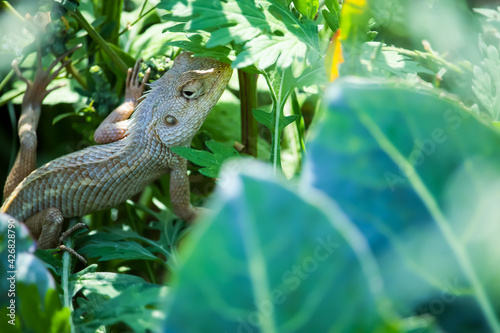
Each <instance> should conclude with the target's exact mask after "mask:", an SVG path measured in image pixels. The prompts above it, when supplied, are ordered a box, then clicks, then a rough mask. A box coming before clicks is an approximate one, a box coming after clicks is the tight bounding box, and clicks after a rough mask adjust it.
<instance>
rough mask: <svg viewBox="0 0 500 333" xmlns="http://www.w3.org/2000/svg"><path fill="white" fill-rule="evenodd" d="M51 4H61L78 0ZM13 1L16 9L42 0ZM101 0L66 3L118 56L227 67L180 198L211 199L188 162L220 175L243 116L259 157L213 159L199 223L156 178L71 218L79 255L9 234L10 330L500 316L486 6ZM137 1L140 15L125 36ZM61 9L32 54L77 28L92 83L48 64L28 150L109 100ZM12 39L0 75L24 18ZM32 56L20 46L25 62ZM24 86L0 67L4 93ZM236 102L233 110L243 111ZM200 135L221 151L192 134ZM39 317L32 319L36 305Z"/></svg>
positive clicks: (59, 146)
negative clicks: (188, 57)
mask: <svg viewBox="0 0 500 333" xmlns="http://www.w3.org/2000/svg"><path fill="white" fill-rule="evenodd" d="M56 2H57V4H56V5H57V6H58V8H59V9H58V10H59V11H60V12H61V13H64V12H65V10H64V8H65V9H66V10H70V11H71V10H73V9H74V8H73V7H75V6H76V3H75V2H74V1H56ZM10 3H11V4H12V5H13V6H14V8H15V9H16V10H17V11H18V12H19V13H21V15H24V14H25V13H27V12H30V13H31V14H32V15H34V14H35V12H36V9H37V8H41V9H45V10H47V8H48V9H50V8H52V6H53V5H54V2H53V1H41V2H38V1H18V2H16V1H13V2H10ZM107 4H108V7H106V8H103V7H102V6H100V5H99V2H97V1H93V2H92V1H81V2H80V3H79V6H78V11H79V12H81V13H82V14H83V17H84V18H85V19H86V20H87V21H88V22H91V23H92V24H93V26H94V28H95V29H96V31H98V33H99V34H100V35H101V36H102V37H105V39H106V40H107V42H108V43H110V44H112V45H116V48H113V50H114V52H115V53H116V54H117V55H118V57H119V60H120V61H122V62H123V63H124V64H125V65H126V66H131V65H133V63H134V59H135V58H137V57H139V56H142V57H144V58H145V59H148V60H149V59H150V58H151V57H157V58H156V59H155V60H149V61H148V65H151V66H155V67H156V68H157V69H161V67H164V66H165V64H164V59H163V58H162V57H163V56H165V55H166V56H169V57H173V56H174V55H175V54H176V52H178V49H176V48H174V47H175V46H181V47H182V48H184V49H187V50H191V51H194V52H195V53H196V54H198V55H206V56H212V57H216V58H218V59H220V60H223V61H232V62H233V67H235V68H240V69H242V71H241V72H239V75H237V74H236V73H235V74H234V76H233V80H232V82H231V83H230V85H229V89H228V91H226V93H225V94H224V96H223V97H222V99H221V101H220V102H219V103H218V105H217V107H216V108H215V109H214V111H213V112H212V113H211V115H210V117H209V119H207V122H206V123H205V125H204V127H203V131H202V132H201V133H200V134H199V135H198V136H197V138H196V139H195V140H194V143H193V146H194V148H196V150H189V149H188V150H185V151H181V150H179V151H178V153H179V154H185V156H186V157H188V159H190V160H191V161H194V162H195V163H193V164H192V165H191V167H190V170H191V176H190V178H191V183H192V188H193V193H194V195H193V198H192V200H193V202H194V203H195V204H200V203H205V202H206V197H207V195H209V194H211V193H212V190H213V188H214V186H215V183H216V182H215V180H214V179H210V178H207V177H204V176H203V175H206V174H207V172H209V173H210V175H214V174H213V173H217V172H218V170H219V166H220V162H221V160H223V159H225V158H226V157H228V156H231V155H234V151H232V150H231V149H230V148H229V147H230V146H231V145H232V144H233V142H234V141H235V140H241V141H244V139H242V138H241V136H240V134H241V133H240V131H239V128H240V125H241V122H243V124H251V123H254V126H249V128H250V130H249V133H250V134H249V137H253V139H255V140H256V141H257V147H258V151H257V152H254V154H253V155H257V159H259V160H261V161H269V163H268V164H269V165H267V166H266V165H263V163H260V164H258V163H257V162H256V161H253V160H248V159H247V160H243V161H239V162H238V161H232V162H229V163H228V164H226V165H225V167H224V168H223V171H221V174H220V176H219V178H220V180H219V181H218V188H217V190H216V192H215V194H214V195H213V198H212V199H211V200H210V203H209V205H210V207H211V209H212V213H211V214H209V215H208V216H207V217H206V218H205V219H204V221H202V222H200V224H199V225H198V226H197V227H195V228H187V229H186V228H185V225H184V223H183V222H182V221H180V220H177V219H176V218H175V216H173V214H172V213H171V211H170V209H169V208H168V205H169V198H168V191H167V190H166V189H167V188H168V177H165V178H162V179H161V180H159V181H158V182H156V183H155V184H153V185H152V186H150V187H148V188H147V189H146V190H145V191H144V193H142V194H141V195H138V196H137V197H135V198H133V201H129V202H127V203H125V204H123V205H120V207H118V208H116V209H113V210H110V211H106V212H100V213H96V214H92V215H91V216H88V217H85V218H84V221H86V222H87V223H88V224H90V225H91V229H92V230H93V231H92V232H91V233H89V234H88V235H80V236H79V237H77V239H76V244H75V245H76V248H77V249H78V250H79V252H80V253H82V254H84V255H85V256H86V257H87V258H88V259H90V261H91V262H90V265H89V266H88V267H84V266H83V265H81V264H79V263H75V262H73V263H68V260H69V259H70V258H69V257H68V256H67V255H64V256H62V258H61V256H60V255H57V256H56V257H55V258H54V257H52V256H51V255H50V254H49V253H46V252H43V251H42V252H41V251H37V253H36V254H37V257H35V256H33V255H32V254H30V251H29V250H28V249H29V248H30V246H32V243H31V241H30V240H29V238H28V237H27V236H26V231H25V230H23V231H21V232H20V234H19V244H20V245H19V251H20V253H21V254H22V255H21V256H20V257H21V258H22V259H20V260H19V261H18V263H17V265H18V266H19V267H29V269H28V270H26V271H25V272H28V273H29V271H37V272H39V273H38V278H36V279H34V280H33V278H32V277H31V276H30V274H27V273H24V274H19V276H18V282H19V283H18V286H19V292H18V300H19V303H18V304H20V305H21V307H20V310H19V312H18V315H19V320H20V323H21V325H23V326H22V328H21V326H18V327H17V329H18V330H19V329H23V328H24V329H25V331H27V330H30V331H33V332H45V331H46V329H47V327H51V330H52V331H54V332H58V331H69V330H70V326H71V327H72V329H73V330H75V331H81V332H87V331H88V332H94V331H102V332H105V331H110V332H113V331H116V332H122V331H137V332H142V331H148V330H151V331H155V332H156V331H166V330H169V331H170V330H174V331H189V332H195V331H264V332H299V331H332V332H365V331H372V332H444V331H450V332H490V331H494V332H497V331H499V330H500V327H499V325H500V324H499V320H498V318H499V309H500V305H499V304H498V299H500V298H499V297H498V296H499V292H500V291H499V289H498V284H497V283H496V280H497V278H496V276H497V274H496V270H495V268H494V267H495V264H496V262H497V259H498V253H499V251H498V245H497V244H496V239H495V235H498V231H499V230H498V226H497V223H496V221H497V220H498V219H497V216H498V209H497V208H496V205H495V199H496V198H497V197H498V193H497V192H498V186H497V185H498V184H497V181H496V180H497V179H498V170H499V168H498V167H499V166H498V158H497V156H498V153H499V152H498V149H499V148H498V147H500V145H499V142H498V140H499V136H498V130H497V129H496V128H495V126H496V124H497V122H498V106H499V105H500V104H498V101H499V100H500V99H499V98H498V96H497V90H498V87H499V85H500V83H499V82H500V80H499V79H498V77H497V76H498V75H497V71H498V70H497V69H498V66H497V65H498V64H500V57H499V56H498V54H499V52H498V48H499V45H500V43H499V37H498V27H499V23H498V22H499V21H500V20H499V19H498V17H500V15H499V14H498V11H497V10H496V9H494V6H493V5H492V4H490V3H487V2H481V3H478V2H474V1H467V2H461V1H447V0H441V1H437V0H436V1H431V0H429V1H422V2H418V3H417V2H412V1H378V0H372V1H368V2H365V1H348V2H346V3H345V4H344V5H343V7H342V11H340V8H338V7H337V6H335V3H334V2H332V1H324V2H317V1H314V0H313V1H293V2H292V1H280V0H275V1H271V0H269V1H267V0H261V1H256V2H253V1H244V0H238V1H235V0H234V1H227V2H219V1H195V0H189V1H187V0H186V1H161V2H159V1H155V2H147V3H146V2H141V1H123V2H122V1H113V5H111V2H109V3H107ZM143 4H145V6H144V9H141V8H142V6H143ZM255 4H258V5H259V6H261V7H259V8H260V9H259V8H257V7H256V6H255ZM23 6H26V7H23ZM479 6H481V7H482V10H478V11H472V8H476V7H479ZM487 7H491V8H493V9H491V10H486V8H487ZM5 8H6V7H5V5H4V7H3V11H2V15H3V16H2V18H1V20H0V23H1V24H0V25H1V28H2V29H4V31H6V32H8V30H7V28H8V27H9V25H10V26H17V25H18V24H19V22H17V23H16V24H15V25H14V24H13V23H11V22H12V21H10V20H11V19H12V18H11V16H12V13H9V12H8V10H6V9H5ZM150 8H151V9H150ZM149 11H150V12H149ZM140 12H142V13H146V12H148V14H147V15H146V16H145V17H144V18H142V19H141V20H140V21H138V22H137V23H136V24H135V25H134V27H133V28H132V29H131V30H130V31H126V30H123V29H124V28H125V26H126V24H127V23H131V22H134V21H135V20H136V18H137V17H139V16H141V15H140ZM53 14H54V12H53ZM70 16H71V15H67V16H65V17H66V19H67V23H68V25H66V24H65V23H64V21H63V20H53V25H52V26H50V27H51V29H53V31H54V33H53V34H47V36H49V37H48V38H49V42H50V43H49V45H51V47H50V48H48V49H46V50H44V51H46V52H47V53H55V54H58V53H60V52H61V50H62V48H64V46H65V45H66V44H67V45H66V46H71V45H75V44H76V43H78V42H84V43H85V45H84V47H83V48H82V49H81V50H79V51H77V52H76V53H75V54H74V55H73V56H72V59H73V60H74V66H75V68H76V70H77V71H78V72H79V73H80V75H81V76H82V78H81V80H82V81H84V82H86V83H87V88H86V89H85V88H82V86H81V85H79V83H78V82H77V81H78V80H77V79H76V78H72V79H69V80H68V79H65V78H62V80H65V81H66V82H67V83H68V86H67V87H66V88H63V89H61V90H59V91H58V92H55V93H53V94H51V95H50V97H49V98H47V99H46V105H44V111H43V116H42V121H41V122H40V126H39V131H38V133H39V140H40V141H39V163H40V164H42V163H44V162H46V161H49V160H51V159H53V158H54V157H56V156H60V155H62V154H64V153H67V152H70V151H74V150H77V149H81V148H82V147H83V146H85V145H88V144H92V140H91V136H92V132H93V130H94V129H95V128H96V126H97V124H98V123H99V122H100V121H101V120H102V119H103V117H104V116H105V115H106V112H109V111H110V110H111V109H112V108H113V107H114V106H116V105H117V104H118V103H119V100H120V97H121V96H122V95H123V92H122V91H123V83H122V82H123V76H124V73H123V72H120V70H117V68H119V67H120V66H113V65H112V64H116V61H114V62H113V61H112V60H111V59H110V58H109V54H105V52H103V50H102V45H101V44H99V43H96V42H95V40H94V39H91V38H89V37H88V35H87V32H85V31H84V30H82V29H80V28H79V25H78V22H77V21H78V19H75V18H74V17H73V18H72V17H70ZM162 16H163V20H162V18H161V17H162ZM8 17H9V18H8ZM118 18H119V21H120V26H119V27H118V26H117V25H116V24H113V22H114V21H116V20H118ZM80 20H81V18H80ZM80 25H81V22H80ZM338 27H340V28H341V32H340V33H338V34H337V35H334V32H335V30H336V29H337V28H338ZM165 28H168V32H164V31H163V30H164V29H165ZM120 31H125V32H124V33H123V34H122V35H120V36H117V34H118V33H119V32H120ZM19 32H21V34H19ZM186 32H187V33H188V34H187V35H186ZM11 33H12V32H8V33H5V34H4V35H3V36H4V37H3V40H2V43H3V44H2V45H3V51H2V52H4V53H3V54H2V61H1V63H0V71H1V72H2V73H8V72H9V70H10V68H9V63H10V61H11V60H12V59H13V58H15V57H16V56H19V54H26V53H29V52H27V50H24V51H23V48H24V47H25V46H28V47H29V44H30V43H31V42H32V37H30V36H29V34H27V33H26V34H25V33H24V31H22V30H21V29H19V30H18V31H16V32H14V34H13V35H11ZM186 36H188V37H189V38H186ZM9 38H11V40H9ZM30 38H31V39H30ZM422 40H426V42H422ZM19 41H21V43H20V42H19ZM339 43H341V45H342V55H343V62H342V61H341V60H340V59H339V57H338V54H339V53H335V49H336V48H337V50H338V47H339V45H340V44H339ZM51 57H53V56H51V55H48V54H47V55H46V56H45V57H44V61H45V62H46V63H45V62H44V63H45V64H48V63H49V62H50V60H51ZM114 60H116V59H114ZM33 64H34V57H33V53H32V56H30V57H28V58H27V59H26V60H25V62H24V63H23V67H25V68H30V67H32V65H33ZM95 65H98V66H99V68H97V67H92V66H95ZM337 69H338V72H339V78H338V79H336V81H335V82H334V83H333V84H329V83H328V82H327V78H328V77H330V75H333V74H332V73H334V72H335V71H336V70H337ZM243 72H244V73H246V74H242V73H243ZM257 72H258V73H260V74H261V75H260V78H259V80H258V84H257V86H254V82H255V80H252V77H253V73H257ZM25 73H26V75H27V76H29V75H30V71H29V70H26V71H25ZM5 75H7V74H4V75H2V77H5ZM23 88H24V84H23V83H22V82H20V81H19V80H15V79H12V80H9V81H8V82H7V85H6V86H5V88H4V89H3V90H2V96H1V97H0V101H4V100H7V99H9V94H12V95H15V94H17V93H18V92H22V90H23ZM242 96H246V97H245V98H246V99H245V103H240V102H241V101H243V100H244V97H242ZM20 100H21V97H16V98H15V99H11V101H12V104H2V106H1V109H0V116H1V117H2V121H1V123H0V126H2V130H1V131H0V136H1V137H0V139H2V142H5V144H4V145H2V146H0V154H1V155H2V161H12V158H13V152H14V151H15V149H13V148H12V147H14V146H15V145H11V143H12V142H13V141H15V140H13V139H14V135H13V131H12V129H13V128H15V126H13V125H12V118H11V117H8V116H7V115H9V114H12V113H13V111H17V112H19V102H20ZM240 104H243V106H244V107H245V106H246V107H247V110H246V111H247V112H246V113H245V111H244V110H243V111H242V115H243V116H242V117H240V112H239V111H240ZM252 109H253V110H252ZM74 110H76V111H74ZM248 110H250V111H249V112H248ZM245 115H246V116H245ZM54 120H55V124H52V123H53V122H54ZM257 121H258V123H257ZM311 123H312V125H311ZM310 125H311V127H310ZM282 133H283V135H282ZM61 138H64V139H63V140H62V139H61ZM209 139H214V140H215V141H216V142H219V143H223V144H225V145H217V144H212V145H211V144H210V143H209V144H205V143H204V142H206V141H207V140H209ZM306 139H307V143H305V141H306ZM208 148H210V149H208ZM200 150H204V151H205V153H204V155H203V157H204V159H205V160H207V159H208V160H209V163H208V165H207V166H208V167H209V169H208V170H207V169H206V170H205V171H203V169H202V168H200V167H199V166H197V165H196V163H198V164H200V165H203V163H205V162H206V161H205V162H203V159H202V161H197V160H196V158H197V157H198V158H199V157H200V156H202V155H200V153H199V151H200ZM209 150H211V151H212V152H213V153H215V157H214V158H212V157H210V156H208V155H207V154H208V153H209ZM207 156H208V157H207ZM247 158H248V157H247ZM7 164H8V163H7V162H5V163H1V165H0V168H3V169H0V172H1V175H2V176H1V177H4V176H5V175H6V172H7ZM280 170H283V172H284V176H280V173H281V172H280ZM1 177H0V180H1ZM287 179H288V180H287ZM2 222H3V223H2V224H0V225H1V226H2V227H4V226H5V225H6V224H5V221H3V220H2ZM19 228H22V227H20V226H19ZM4 231H5V230H4ZM3 234H5V233H4V232H2V235H3ZM186 235H188V236H186ZM2 244H5V243H4V242H2ZM179 249H180V254H179ZM5 250H6V249H5V247H3V248H1V249H0V251H3V252H2V255H3V254H4V253H5ZM38 258H40V259H42V261H43V262H44V263H42V261H40V259H38ZM2 260H4V258H3V257H2ZM2 264H3V265H4V266H5V267H7V263H6V262H5V261H4V262H2ZM44 265H45V267H47V268H45V267H44ZM49 271H50V272H51V274H52V275H50V274H49ZM52 276H54V278H52ZM35 285H36V286H37V290H38V294H37V293H36V292H34V291H35V287H34V286H35ZM4 287H5V286H4V285H2V289H3V288H4ZM30 288H31V289H30ZM54 288H55V289H56V290H57V293H55V292H54V291H53V290H54ZM50 290H52V291H50ZM38 295H39V296H38ZM2 297H3V296H2ZM4 301H5V300H2V302H4ZM3 304H4V303H3ZM128 305H133V306H128ZM23 306H24V307H23ZM68 307H70V308H71V309H72V310H71V318H70V312H69V311H67V310H68ZM2 311H5V309H4V308H3V310H2ZM2 315H4V312H2ZM33 315H37V316H39V317H40V319H39V320H38V321H31V320H29V319H28V318H30V316H33ZM193 317H194V318H196V320H193ZM70 320H71V322H72V325H69V324H68V322H69V321H70ZM33 322H35V324H30V323H33ZM2 324H4V323H2ZM30 325H31V326H30ZM0 327H2V331H3V329H5V330H7V329H9V330H12V327H3V326H0Z"/></svg>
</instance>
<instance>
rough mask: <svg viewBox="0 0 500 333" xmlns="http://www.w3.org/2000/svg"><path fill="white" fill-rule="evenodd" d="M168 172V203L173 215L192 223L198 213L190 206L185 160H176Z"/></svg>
mask: <svg viewBox="0 0 500 333" xmlns="http://www.w3.org/2000/svg"><path fill="white" fill-rule="evenodd" d="M171 168H172V169H171V171H170V201H171V202H172V208H173V210H174V213H175V215H177V216H178V217H180V218H181V219H183V220H184V221H186V222H191V221H193V220H194V219H195V218H196V217H197V215H198V212H197V211H196V209H195V208H194V207H193V206H192V205H191V198H190V190H189V178H188V175H187V160H186V159H184V158H181V157H179V158H177V159H176V160H175V163H173V164H172V166H171Z"/></svg>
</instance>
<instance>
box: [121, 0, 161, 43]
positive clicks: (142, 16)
mask: <svg viewBox="0 0 500 333" xmlns="http://www.w3.org/2000/svg"><path fill="white" fill-rule="evenodd" d="M144 4H146V2H145V3H144ZM143 9H144V7H143ZM155 9H156V7H153V8H151V9H149V10H148V11H147V12H145V13H144V15H141V14H142V9H141V14H140V15H139V17H138V18H137V19H136V20H135V21H134V22H132V23H130V24H127V27H126V28H124V29H123V30H122V31H120V33H119V34H118V36H121V35H123V34H124V33H125V32H127V31H128V30H130V28H131V27H133V26H134V25H135V24H136V23H137V22H139V21H140V20H142V19H143V18H144V17H146V16H148V15H149V13H151V12H152V11H153V10H155Z"/></svg>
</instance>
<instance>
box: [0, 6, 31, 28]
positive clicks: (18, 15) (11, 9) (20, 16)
mask: <svg viewBox="0 0 500 333" xmlns="http://www.w3.org/2000/svg"><path fill="white" fill-rule="evenodd" d="M0 5H1V6H0V7H3V8H6V9H7V10H8V11H9V12H10V13H11V14H12V15H14V16H15V17H17V18H18V19H19V20H20V21H21V22H23V23H24V22H26V20H25V19H24V17H23V16H22V15H21V14H19V12H18V11H17V10H15V9H14V7H12V5H11V4H10V3H9V2H8V1H2V2H1V3H0Z"/></svg>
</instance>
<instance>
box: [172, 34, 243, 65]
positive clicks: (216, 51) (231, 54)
mask: <svg viewBox="0 0 500 333" xmlns="http://www.w3.org/2000/svg"><path fill="white" fill-rule="evenodd" d="M187 38H188V40H176V41H171V42H168V43H167V45H170V46H176V47H179V48H181V49H183V50H186V51H189V52H192V53H194V54H195V55H197V56H200V57H208V58H214V59H217V60H219V61H222V62H227V63H230V62H231V61H233V60H235V59H236V55H235V51H234V50H232V49H231V48H229V47H227V46H216V47H212V48H207V46H206V43H207V41H208V36H207V35H205V34H190V35H187Z"/></svg>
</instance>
